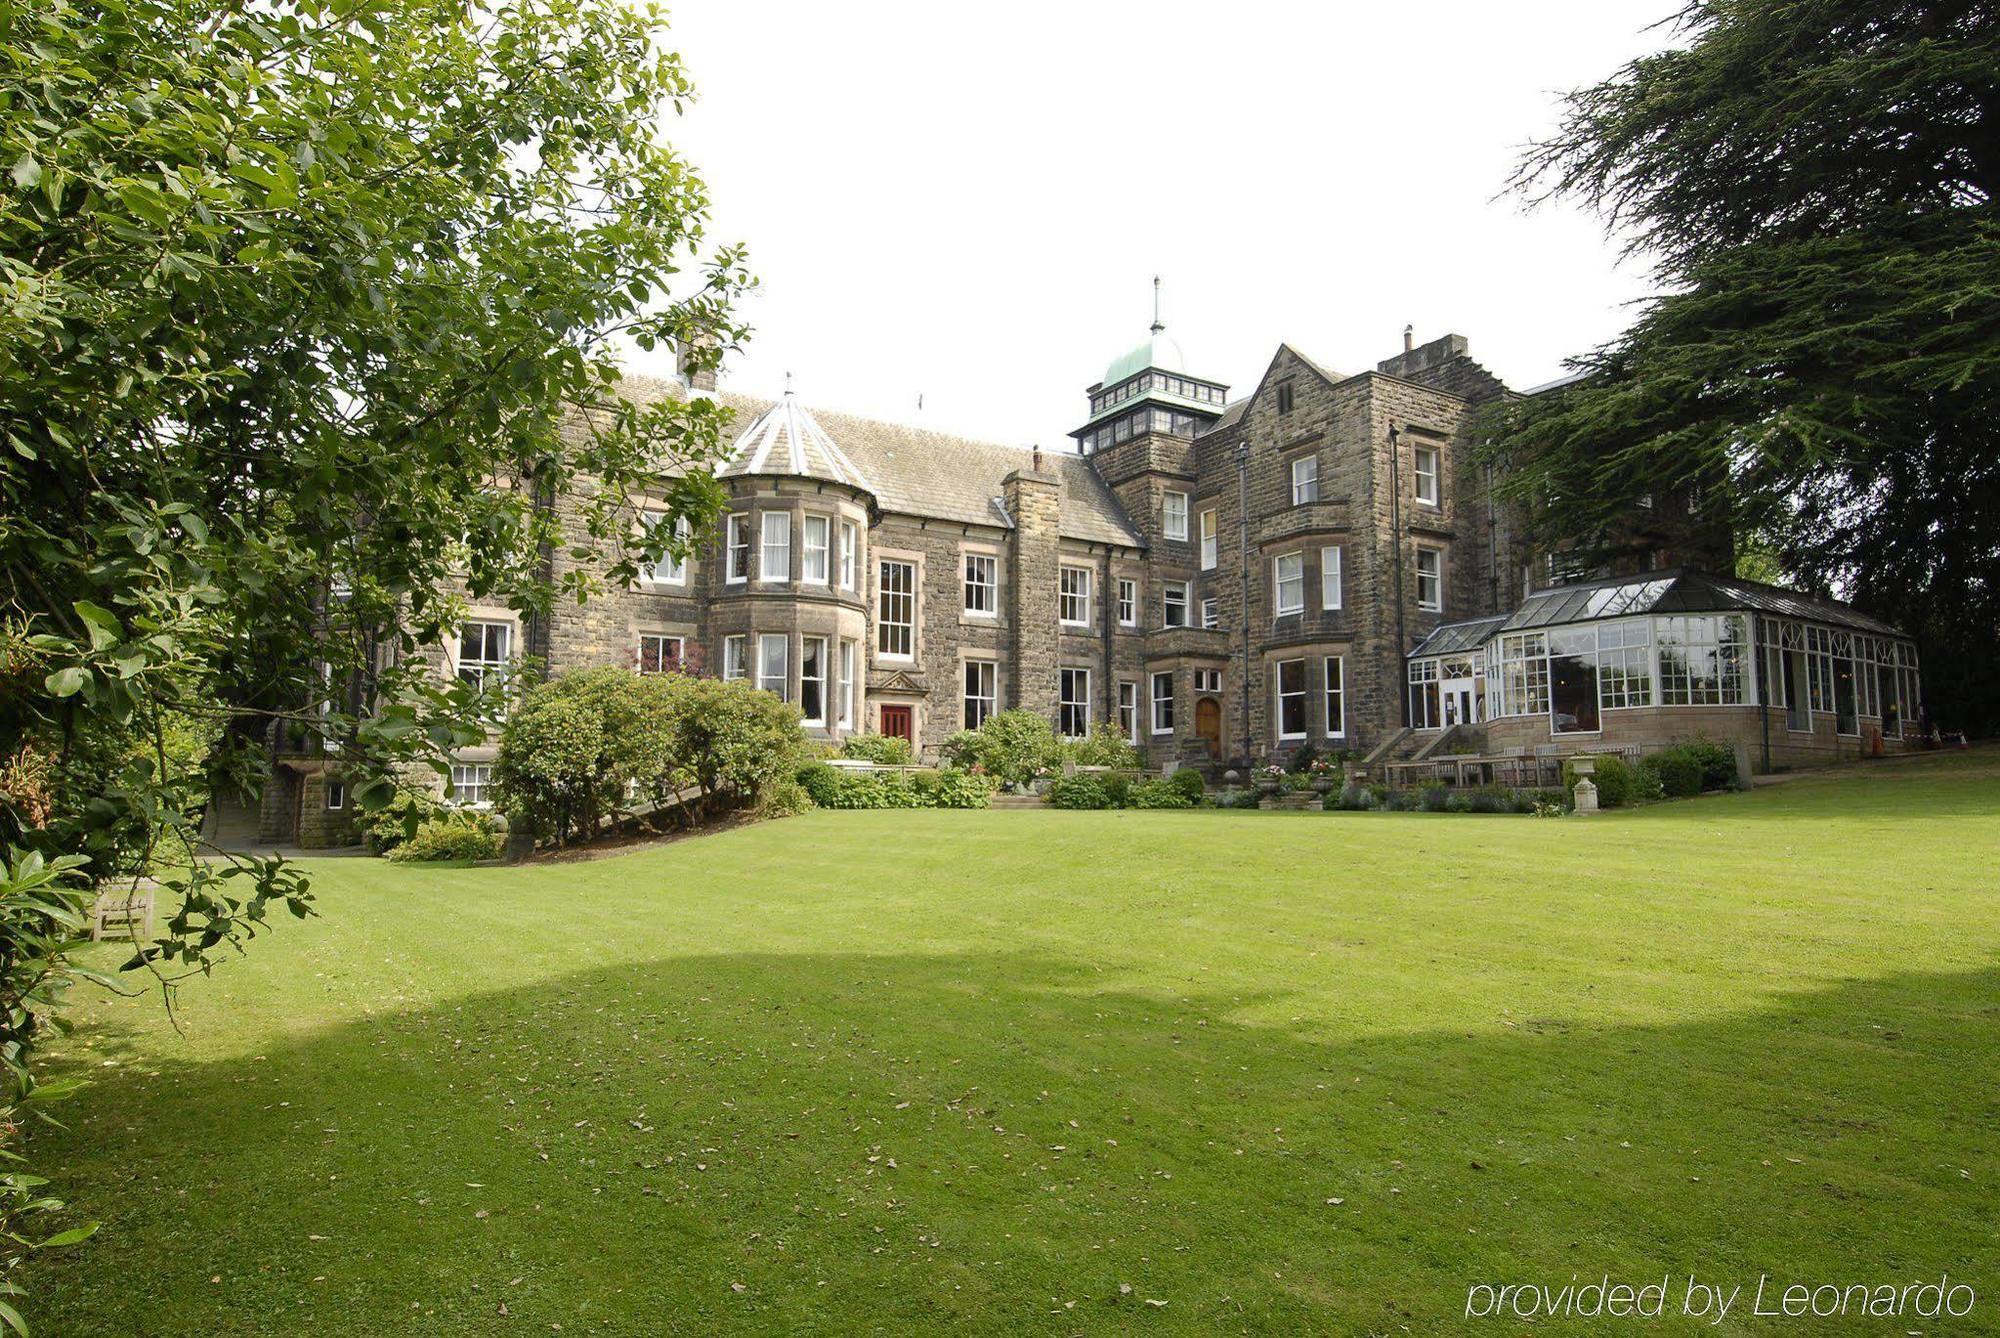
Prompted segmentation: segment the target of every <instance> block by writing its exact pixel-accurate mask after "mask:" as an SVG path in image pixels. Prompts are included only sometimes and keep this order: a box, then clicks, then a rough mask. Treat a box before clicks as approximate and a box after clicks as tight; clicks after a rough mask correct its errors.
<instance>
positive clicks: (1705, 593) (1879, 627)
mask: <svg viewBox="0 0 2000 1338" xmlns="http://www.w3.org/2000/svg"><path fill="white" fill-rule="evenodd" d="M1735 609H1743V610H1749V611H1754V612H1757V613H1769V614H1772V615H1774V616H1777V617H1781V618H1797V619H1800V620H1801V621H1804V622H1815V623H1828V624H1831V625H1832V626H1835V627H1847V628H1852V629H1854V630H1855V631H1860V632H1870V633H1873V634H1875V635H1877V636H1898V637H1899V636H1903V635H1904V633H1903V632H1901V631H1899V630H1898V629H1896V628H1895V627H1892V626H1890V625H1889V624H1888V623H1885V622H1883V621H1881V620H1880V619H1879V618H1872V617H1870V616H1869V615H1867V614H1865V613H1863V612H1861V611H1860V610H1859V609H1857V608H1855V607H1853V606H1852V605H1850V604H1843V603H1841V602H1840V601H1839V600H1837V599H1823V598H1821V597H1819V596H1818V595H1807V594H1802V593H1800V592H1799V591H1797V590H1786V589H1784V588H1783V587H1781V586H1775V585H1764V584H1762V583H1761V582H1758V581H1745V580H1740V579H1738V578H1736V577H1733V576H1714V575H1711V574H1709V573H1708V572H1702V571H1694V570H1692V569H1689V568H1684V567H1675V568H1669V569H1667V570H1665V571H1656V572H1647V573H1646V574H1644V575H1641V576H1626V577H1614V578H1611V579H1607V580H1602V581H1585V582H1582V583H1580V584H1577V585H1559V586H1556V587H1555V588H1554V589H1551V590H1538V591H1536V592H1535V593H1534V594H1532V595H1529V596H1528V597H1527V598H1526V599H1525V600H1523V601H1522V602H1521V607H1520V608H1518V609H1516V610H1514V612H1513V613H1511V614H1509V615H1508V617H1507V621H1506V622H1505V623H1504V624H1503V625H1502V626H1501V627H1500V629H1499V630H1501V631H1504V632H1513V631H1519V630H1521V629H1523V628H1534V627H1554V626H1558V625H1560V624H1563V623H1580V622H1592V621H1595V620H1597V619H1601V618H1622V617H1626V616H1628V615H1632V614H1641V613H1644V614H1676V613H1720V612H1728V611H1730V610H1735Z"/></svg>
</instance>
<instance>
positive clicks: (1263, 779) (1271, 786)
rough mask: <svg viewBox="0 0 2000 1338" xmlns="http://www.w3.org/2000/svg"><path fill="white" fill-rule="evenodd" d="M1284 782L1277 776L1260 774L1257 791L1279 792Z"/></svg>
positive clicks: (1262, 792)
mask: <svg viewBox="0 0 2000 1338" xmlns="http://www.w3.org/2000/svg"><path fill="white" fill-rule="evenodd" d="M1282 784H1283V782H1282V781H1280V780H1279V779H1278V778H1277V777H1276V776H1259V777H1258V778H1257V793H1258V794H1276V793H1277V792H1278V787H1279V786H1280V785H1282Z"/></svg>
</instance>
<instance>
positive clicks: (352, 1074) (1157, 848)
mask: <svg viewBox="0 0 2000 1338" xmlns="http://www.w3.org/2000/svg"><path fill="white" fill-rule="evenodd" d="M1996 814H2000V759H1995V758H1994V757H1993V755H1992V754H1990V753H1987V754H1981V753H1974V754H1964V755H1958V756H1954V757H1948V758H1943V759H1938V760H1925V761H1921V762H1915V763H1890V764H1883V765H1880V766H1876V767H1872V768H1864V769H1862V770H1861V771H1860V772H1859V773H1858V774H1854V773H1850V774H1848V775H1846V776H1843V777H1841V778H1809V779H1803V780H1799V781H1796V782H1794V783H1792V784H1788V785H1784V786H1779V787H1774V788H1772V789H1768V790H1763V791H1759V792H1757V793H1754V794H1749V795H1734V796H1724V797H1717V798H1710V799H1704V800H1699V801H1691V802H1684V803H1678V804H1668V805H1661V806H1658V807H1655V808H1651V809H1647V810H1644V811H1641V812H1637V813H1628V814H1608V815H1605V816H1602V817H1600V818H1597V819H1594V820H1584V821H1577V820H1565V821H1561V822H1548V821H1538V820H1535V819H1532V818H1513V817H1474V816H1459V815H1423V814H1261V813H1254V812H1252V813H1241V812H1199V813H1173V812H1167V813H1158V812H1156V813H1139V812H1135V813H1060V812H1046V813H1043V812H1028V813H1022V812H1005V813H958V812H873V813H867V812H864V813H824V814H814V815H810V816H807V817H803V818H796V819H791V820H787V821H784V822H778V823H769V824H763V825H758V826H753V827H748V828H743V829H739V830H735V831H732V832H729V833H726V834H722V835H718V836H714V837H709V838H705V839H700V840H692V841H684V842H680V843H677V844H674V845H671V846H666V847H662V848H659V849H656V850H652V851H647V852H642V853H636V854H630V855H624V856H620V857H614V858H606V859H602V860H597V861H593V862H587V863H573V864H564V865H558V866H542V867H536V868H524V869H511V870H493V869H425V868H412V867H408V866H393V865H389V864H386V863H383V862H380V861H373V860H359V859H348V860H327V861H323V862H321V863H320V864H319V865H318V866H317V867H316V869H315V884H316V886H317V888H318V890H319V894H320V907H321V911H322V918H320V919H318V920H315V921H313V922H311V923H309V924H304V925H296V924H286V925H284V926H281V927H280V928H279V929H278V930H277V932H275V933H274V934H272V935H271V936H270V937H268V938H265V939H260V940H259V941H258V942H257V943H256V944H255V945H254V948H253V951H252V952H251V954H250V955H249V957H248V958H247V959H245V960H243V961H241V962H239V963H235V964H232V965H230V966H228V967H226V968H225V969H223V970H221V971H220V972H219V973H218V974H217V975H216V976H215V977H214V978H213V979H212V980H209V981H205V982H200V983H197V984H194V985H192V986H190V987H189V988H187V989H186V991H185V993H184V995H183V997H182V1000H181V1017H182V1021H183V1023H184V1025H185V1028H186V1035H185V1037H184V1038H183V1037H181V1036H178V1035H176V1034H175V1033H174V1032H173V1031H172V1030H171V1029H170V1028H169V1027H168V1026H167V1025H166V1023H165V1021H164V1019H163V1017H162V1015H161V1011H160V1007H159V1003H158V1000H157V998H155V999H150V1000H148V999H140V1000H104V999H100V1000H98V1001H96V1002H93V1003H92V1004H91V1005H90V1006H89V1007H87V1008H86V1009H84V1010H83V1012H82V1023H83V1025H82V1026H81V1027H80V1029H79V1031H78V1033H77V1035H76V1037H75V1038H73V1039H72V1040H71V1041H70V1042H69V1043H68V1045H67V1047H66V1050H65V1055H64V1058H65V1061H66V1063H68V1064H72V1065H74V1066H76V1067H78V1068H82V1069H88V1070H89V1072H90V1075H91V1077H92V1079H93V1086H92V1087H91V1088H90V1089H89V1090H88V1091H87V1092H86V1093H85V1094H84V1096H82V1097H81V1098H79V1100H78V1101H77V1102H76V1103H74V1105H73V1107H72V1109H71V1111H70V1112H69V1114H70V1117H71V1119H72V1125H73V1128H72V1131H71V1132H68V1133H54V1134H43V1135H39V1136H37V1138H36V1139H35V1147H34V1152H35V1158H36V1160H37V1162H38V1163H39V1164H41V1165H43V1166H46V1167H54V1168H60V1170H59V1172H58V1175H59V1185H58V1188H59V1190H60V1191H61V1192H62V1193H63V1194H64V1195H65V1196H66V1197H68V1198H69V1199H70V1201H71V1203H72V1204H73V1206H74V1209H75V1211H76V1213H77V1214H78V1215H79V1216H89V1217H96V1218H101V1219H103V1221H104V1224H105V1225H104V1229H103V1230H102V1231H101V1232H100V1233H99V1235H98V1236H97V1237H96V1239H94V1240H93V1241H91V1242H90V1243H88V1244H87V1245H85V1246H84V1247H82V1248H81V1249H79V1250H76V1251H71V1252H68V1253H66V1254H64V1255H62V1256H60V1257H56V1256H51V1257H49V1258H48V1259H45V1260H42V1261H39V1262H38V1263H37V1264H36V1265H35V1266H34V1267H32V1268H31V1269H30V1270H29V1272H28V1275H27V1277H26V1278H25V1279H24V1280H25V1281H26V1282H27V1283H28V1285H29V1286H30V1288H31V1307H30V1309H31V1313H39V1314H40V1316H41V1317H42V1325H41V1327H42V1329H43V1330H44V1331H45V1332H49V1333H63V1334H86V1333H89V1334H99V1333H120V1334H122V1333H197V1332H199V1333H312V1334H319V1335H324V1334H369V1335H376V1334H386V1333H396V1332H424V1333H437V1332H454V1333H456V1332H492V1333H533V1332H540V1333H545V1334H546V1333H549V1332H552V1331H554V1328H555V1326H558V1325H559V1326H561V1330H562V1332H564V1333H565V1334H574V1333H591V1332H618V1333H633V1334H640V1333H658V1332H670V1331H679V1332H688V1333H709V1332H714V1331H717V1330H723V1329H729V1330H742V1331H785V1332H795V1331H818V1332H846V1331H855V1330H877V1331H885V1332H904V1331H910V1330H925V1331H939V1330H947V1329H948V1330H953V1331H959V1332H999V1331H1018V1330H1028V1331H1047V1332H1072V1331H1078V1330H1095V1331H1104V1330H1112V1329H1118V1330H1123V1329H1127V1328H1131V1329H1138V1328H1151V1329H1159V1330H1161V1331H1174V1330H1180V1331H1203V1332H1206V1331H1216V1330H1227V1331H1237V1330H1253V1331H1284V1332H1297V1331H1303V1330H1321V1331H1334V1332H1343V1333H1362V1332H1384V1333H1393V1332H1415V1333H1436V1332H1441V1331H1442V1332H1451V1331H1457V1330H1460V1329H1468V1328H1469V1329H1473V1330H1477V1331H1483V1332H1506V1331H1512V1330H1513V1328H1518V1325H1516V1326H1512V1327H1510V1326H1507V1325H1503V1324H1499V1323H1496V1322H1494V1321H1486V1322H1485V1323H1483V1324H1481V1323H1469V1322H1467V1321H1465V1320H1463V1319H1462V1318H1461V1312H1462V1310H1463V1307H1464V1305H1465V1299H1466V1289H1467V1287H1468V1285H1469V1284H1471V1283H1473V1282H1477V1281H1481V1280H1493V1281H1516V1282H1519V1281H1533V1280H1540V1279H1547V1278H1555V1279H1557V1280H1559V1281H1561V1280H1567V1279H1569V1278H1570V1277H1571V1275H1572V1274H1575V1275H1579V1276H1581V1277H1584V1278H1596V1277H1598V1276H1600V1275H1602V1274H1605V1273H1609V1274H1611V1275H1612V1277H1613V1279H1614V1280H1616V1279H1619V1278H1627V1279H1632V1280H1635V1281H1645V1280H1648V1279H1657V1278H1658V1277H1660V1276H1661V1275H1662V1274H1672V1275H1674V1277H1675V1278H1676V1280H1677V1281H1676V1286H1677V1287H1678V1286H1679V1285H1681V1280H1683V1279H1684V1278H1685V1277H1686V1275H1687V1273H1688V1272H1689V1270H1694V1271H1696V1272H1697V1273H1698V1274H1699V1276H1700V1277H1702V1278H1703V1279H1707V1278H1709V1277H1711V1276H1713V1277H1717V1278H1722V1279H1727V1280H1729V1281H1731V1282H1737V1281H1747V1282H1749V1283H1751V1284H1752V1285H1754V1282H1755V1279H1756V1277H1757V1275H1758V1274H1759V1273H1770V1274H1772V1275H1773V1276H1774V1277H1778V1278H1782V1279H1784V1280H1787V1281H1794V1280H1796V1281H1808V1282H1812V1281H1820V1280H1829V1279H1831V1280H1842V1281H1851V1280H1869V1281H1873V1280H1881V1281H1893V1282H1902V1281H1907V1280H1911V1279H1915V1278H1924V1277H1935V1276H1936V1275H1937V1274H1938V1273H1939V1272H1942V1271H1946V1270H1948V1271H1949V1272H1950V1273H1951V1274H1952V1276H1953V1277H1954V1278H1963V1279H1965V1280H1967V1281H1970V1282H1972V1283H1974V1285H1975V1286H1977V1287H1978V1288H1979V1292H1980V1300H1979V1309H1978V1310H1977V1311H1975V1313H1974V1315H1973V1317H1972V1318H1971V1320H1969V1321H1960V1322H1958V1323H1956V1324H1954V1325H1953V1326H1952V1327H1951V1330H1950V1331H1952V1332H1964V1331H1967V1330H1968V1329H1969V1328H1978V1327H1980V1326H1982V1325H1983V1326H1986V1327H1991V1326H1992V1324H1993V1320H1992V1318H1991V1317H1992V1316H1993V1314H1994V1313H1995V1312H1994V1309H1993V1306H1994V1302H1995V1301H1996V1300H2000V1297H1996V1296H1995V1295H1994V1293H1995V1292H1996V1291H2000V1268H1996V1264H2000V1243H1997V1242H2000V1235H1996V1231H1997V1230H2000V1229H1997V1228H1996V1222H2000V1190H1997V1189H1996V1186H2000V1155H1996V1134H1995V1131H1996V1129H2000V1087H1996V1078H2000V1061H1996V1056H2000V956H1997V955H1996V954H2000V895H1996V888H1995V880H1996V873H1995V871H1996V869H2000V816H1996ZM1125 1286H1129V1287H1130V1288H1131V1290H1130V1292H1129V1294H1127V1293H1125V1292H1124V1291H1123V1288H1124V1287H1125ZM1675 1299H1676V1301H1677V1300H1678V1297H1676V1298H1675ZM1149 1300H1155V1301H1164V1302H1166V1305H1165V1306H1164V1307H1159V1306H1150V1305H1147V1304H1146V1302H1148V1301H1149ZM1741 1304H1742V1306H1744V1307H1746V1308H1747V1306H1748V1300H1747V1292H1746V1299H1745V1300H1744V1301H1743V1302H1742V1303H1741ZM503 1308H504V1310H505V1314H504V1315H503V1313H502V1310H503ZM1771 1324H1772V1321H1768V1320H1767V1321H1763V1325H1764V1326H1770V1325H1771ZM1545 1327H1550V1328H1553V1329H1555V1330H1556V1331H1565V1330H1564V1326H1562V1325H1555V1326H1545ZM1666 1327H1667V1328H1669V1329H1673V1328H1676V1327H1677V1326H1676V1325H1673V1324H1668V1325H1667V1326H1666ZM1756 1327H1758V1326H1757V1325H1754V1324H1753V1325H1741V1324H1736V1323H1733V1322H1732V1324H1730V1325H1725V1326H1724V1327H1723V1329H1722V1330H1721V1331H1722V1332H1732V1331H1741V1330H1742V1329H1744V1328H1756ZM1809 1327H1810V1329H1811V1331H1813V1332H1826V1331H1828V1330H1829V1328H1832V1329H1838V1328H1840V1327H1841V1326H1839V1325H1831V1326H1829V1325H1824V1324H1822V1325H1816V1326H1809ZM1847 1327H1848V1328H1851V1329H1853V1330H1854V1331H1859V1332H1886V1331H1893V1332H1898V1333H1900V1332H1904V1331H1906V1330H1909V1329H1925V1328H1926V1327H1927V1326H1926V1325H1924V1324H1923V1323H1920V1322H1894V1323H1889V1324H1888V1325H1887V1327H1886V1328H1885V1327H1884V1322H1883V1321H1879V1320H1878V1321H1875V1322H1874V1326H1873V1327H1872V1328H1871V1327H1868V1326H1867V1325H1865V1324H1863V1323H1860V1322H1855V1323H1852V1324H1850V1325H1848V1326H1847ZM1710 1331H1714V1330H1710ZM1931 1331H1936V1330H1931Z"/></svg>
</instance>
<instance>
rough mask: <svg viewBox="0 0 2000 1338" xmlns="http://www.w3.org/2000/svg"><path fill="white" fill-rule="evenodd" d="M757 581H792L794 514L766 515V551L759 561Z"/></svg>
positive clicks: (774, 513)
mask: <svg viewBox="0 0 2000 1338" xmlns="http://www.w3.org/2000/svg"><path fill="white" fill-rule="evenodd" d="M757 579H758V580H760V581H789V580H791V579H792V513H791V512H789V511H766V512H765V513H764V549H763V552H762V554H761V555H760V556H759V557H758V561H757Z"/></svg>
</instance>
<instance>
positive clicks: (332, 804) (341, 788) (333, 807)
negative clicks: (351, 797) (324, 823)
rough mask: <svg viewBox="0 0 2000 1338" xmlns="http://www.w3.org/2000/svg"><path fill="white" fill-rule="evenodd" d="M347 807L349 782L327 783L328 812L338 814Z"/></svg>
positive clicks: (331, 781) (330, 781)
mask: <svg viewBox="0 0 2000 1338" xmlns="http://www.w3.org/2000/svg"><path fill="white" fill-rule="evenodd" d="M346 807H347V782H346V781H343V780H329V781H328V782H327V783H326V811H327V812H329V813H338V812H340V810H342V809H343V808H346Z"/></svg>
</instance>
